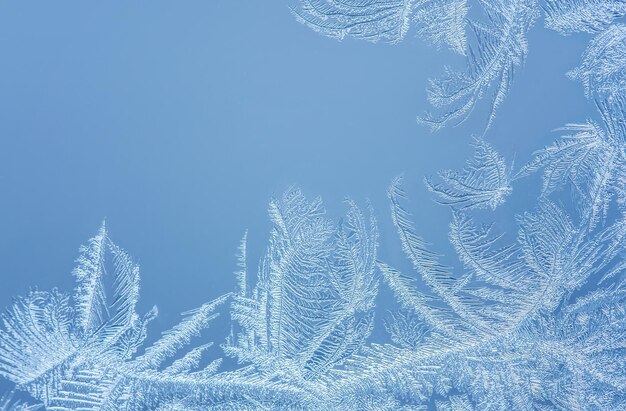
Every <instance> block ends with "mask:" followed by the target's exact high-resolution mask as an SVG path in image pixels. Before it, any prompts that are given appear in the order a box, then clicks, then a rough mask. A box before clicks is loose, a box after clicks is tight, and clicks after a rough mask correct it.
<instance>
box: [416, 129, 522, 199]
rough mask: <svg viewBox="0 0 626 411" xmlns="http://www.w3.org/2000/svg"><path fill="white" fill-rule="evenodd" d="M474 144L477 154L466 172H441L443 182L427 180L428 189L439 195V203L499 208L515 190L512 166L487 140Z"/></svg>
mask: <svg viewBox="0 0 626 411" xmlns="http://www.w3.org/2000/svg"><path fill="white" fill-rule="evenodd" d="M474 146H475V148H476V151H475V153H474V157H473V158H472V159H471V160H470V161H468V163H467V165H466V167H465V168H464V169H463V171H461V172H456V171H452V170H445V171H440V172H439V177H440V178H441V180H442V181H443V182H442V183H435V182H433V180H432V178H426V179H425V181H426V185H427V186H428V189H429V190H430V191H432V192H433V193H435V194H437V196H438V197H439V199H438V200H437V202H438V203H440V204H444V205H450V206H454V207H455V208H460V209H468V208H485V207H489V208H491V209H495V208H496V207H497V206H499V205H500V204H502V203H503V202H504V199H505V198H506V196H507V195H508V194H509V193H510V192H511V186H510V177H509V174H510V169H509V168H508V167H507V165H506V163H505V161H504V158H503V157H502V156H501V155H499V154H498V153H497V152H496V151H495V150H494V149H493V147H491V145H490V144H489V143H487V142H486V141H485V140H483V139H475V141H474Z"/></svg>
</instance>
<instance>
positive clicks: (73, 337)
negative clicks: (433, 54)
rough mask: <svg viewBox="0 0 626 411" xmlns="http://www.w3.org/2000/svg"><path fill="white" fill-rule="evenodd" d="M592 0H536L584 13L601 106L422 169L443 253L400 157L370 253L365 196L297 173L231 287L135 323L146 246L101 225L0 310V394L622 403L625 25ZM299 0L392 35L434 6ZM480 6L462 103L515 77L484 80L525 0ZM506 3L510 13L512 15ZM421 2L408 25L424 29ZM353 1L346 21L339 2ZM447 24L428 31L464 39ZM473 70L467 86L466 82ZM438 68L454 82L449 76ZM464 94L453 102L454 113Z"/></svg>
mask: <svg viewBox="0 0 626 411" xmlns="http://www.w3.org/2000/svg"><path fill="white" fill-rule="evenodd" d="M597 3H600V2H592V1H589V2H580V1H579V2H573V1H572V2H563V3H559V5H556V3H554V2H549V3H548V6H546V10H547V11H548V13H550V14H549V16H550V18H549V19H547V20H546V21H547V22H548V23H549V25H552V26H554V27H555V28H556V27H561V28H562V27H569V26H568V24H569V25H572V24H573V25H574V26H576V27H577V29H579V31H592V32H594V33H595V37H594V38H593V39H592V40H591V41H590V44H589V46H588V48H587V50H586V51H585V52H584V54H583V56H582V61H581V63H580V65H579V66H578V67H577V68H574V69H573V70H572V71H571V72H570V73H569V75H570V77H571V78H573V79H575V80H578V81H580V82H581V83H582V86H583V88H584V91H585V94H586V95H587V97H588V98H589V99H590V100H591V101H593V102H594V104H595V106H596V108H597V113H596V114H595V115H594V118H595V119H593V120H592V119H588V120H583V121H582V122H581V123H579V124H568V125H566V126H565V127H563V128H562V129H561V130H560V132H561V133H562V134H563V135H562V136H561V137H560V138H558V139H557V140H556V141H555V142H554V143H553V144H550V145H548V146H547V147H544V148H543V149H541V150H539V151H537V152H536V153H535V154H534V156H533V157H532V158H531V159H529V160H528V162H527V163H526V164H525V165H524V166H522V167H521V168H520V169H519V170H517V171H516V172H515V173H513V172H512V169H513V166H512V165H509V164H508V163H507V162H506V161H505V159H504V158H503V156H502V155H500V154H499V153H498V152H497V151H496V150H495V149H494V148H493V147H492V146H491V145H490V144H488V143H487V142H486V141H485V140H483V139H475V141H474V147H475V153H474V156H473V157H472V158H470V159H469V160H468V161H467V163H466V165H465V167H464V168H463V169H462V170H460V171H443V172H440V173H439V174H438V177H436V178H432V179H431V178H427V179H426V184H427V187H428V188H429V189H430V190H431V191H432V192H433V194H434V197H435V200H436V201H437V202H439V203H440V204H442V205H444V206H446V207H449V209H450V212H451V222H450V226H449V241H450V244H451V247H452V250H454V252H455V254H456V257H457V259H458V262H457V264H453V262H451V261H450V259H449V258H446V257H445V256H442V255H440V252H439V251H438V249H439V248H438V247H437V246H435V245H431V244H430V243H428V241H427V239H425V238H423V237H422V236H421V235H420V234H419V230H418V229H417V228H416V227H415V224H414V223H413V216H412V214H411V207H410V206H409V205H408V201H407V199H408V197H409V195H408V194H407V193H406V192H405V190H404V187H403V184H402V179H401V178H397V179H395V180H394V181H393V182H392V184H391V186H390V188H389V190H388V197H389V202H390V206H391V221H392V222H393V224H394V226H395V230H396V232H397V237H398V238H397V239H394V238H385V239H384V241H385V245H389V247H391V246H393V245H394V244H396V245H398V244H399V245H400V246H401V249H402V252H403V253H404V254H405V256H406V259H407V260H408V263H405V264H403V262H402V261H381V259H380V258H379V257H378V256H377V248H378V242H379V238H378V229H377V223H376V221H375V219H374V216H373V211H372V210H371V209H370V207H369V206H368V207H366V208H365V209H361V208H359V207H358V206H357V205H356V203H354V202H353V201H351V200H346V206H347V211H346V215H345V217H344V218H343V219H342V220H340V221H339V222H335V221H334V220H332V219H330V218H328V217H327V216H326V214H325V211H324V208H323V206H322V202H321V200H320V199H319V198H315V199H313V200H307V199H306V198H305V196H304V195H303V194H302V192H301V191H300V190H298V189H295V188H292V189H289V190H287V191H286V192H285V194H284V195H283V196H282V197H281V198H278V199H274V200H272V201H271V202H270V205H269V216H270V219H271V222H272V229H271V232H270V234H269V242H268V245H267V248H266V251H265V253H264V254H263V256H262V257H261V259H260V262H259V263H258V265H257V264H256V262H255V263H254V264H253V266H254V267H258V270H257V271H256V272H254V273H253V272H251V271H250V269H249V267H250V265H249V262H248V255H247V254H248V253H247V251H248V250H247V249H248V242H247V234H245V235H244V237H243V239H242V241H241V244H240V247H239V258H238V270H237V271H236V273H235V276H234V281H233V282H234V284H235V287H234V288H235V291H234V292H233V293H231V294H227V295H224V296H221V297H218V298H217V299H215V300H212V301H210V302H207V303H205V304H203V305H201V306H200V307H198V308H196V309H193V310H190V311H188V312H186V313H184V314H183V318H182V320H181V321H180V322H179V323H178V324H177V325H175V326H174V327H172V328H171V329H170V330H169V331H166V332H164V333H163V334H162V335H161V336H160V338H158V339H157V341H155V342H154V343H152V344H146V341H145V340H146V330H147V327H148V326H149V324H150V321H151V320H152V319H153V318H154V317H155V316H156V315H157V310H156V308H153V309H152V310H149V311H148V312H147V313H145V314H144V313H138V312H137V309H136V306H137V302H138V300H139V294H140V292H139V290H140V288H139V279H140V273H139V267H138V266H137V265H136V264H135V263H134V262H133V260H132V259H131V258H130V256H129V255H128V254H127V253H126V252H125V251H124V250H123V249H122V248H120V247H119V246H117V245H116V244H114V243H113V242H112V241H111V240H110V238H109V236H108V233H107V229H106V227H105V225H104V224H103V225H102V227H101V228H100V230H99V231H98V232H97V233H96V235H95V236H94V237H93V238H92V239H90V240H89V241H88V243H87V244H86V245H85V246H84V247H82V248H81V249H80V255H79V257H78V259H77V265H76V268H75V270H74V271H73V276H74V278H75V281H76V286H75V289H74V291H73V292H72V293H71V294H65V293H63V292H61V291H59V290H56V289H53V290H51V291H39V290H36V289H34V290H32V291H31V292H30V293H29V294H28V295H26V296H22V297H18V298H16V299H15V300H14V303H13V305H12V306H10V307H9V308H8V309H7V311H6V312H5V313H4V314H3V315H2V318H1V323H2V324H1V326H0V376H1V377H3V378H6V379H7V380H9V381H11V382H12V383H14V384H15V386H16V389H18V390H20V391H22V392H24V393H27V394H30V396H31V397H32V399H33V401H32V402H29V403H28V404H26V403H21V402H19V401H15V400H12V399H11V397H10V395H6V396H4V397H0V398H1V399H0V407H3V408H2V409H5V410H29V409H35V407H37V405H36V404H38V403H43V404H44V405H45V407H46V409H50V410H75V409H79V410H129V411H132V410H160V411H167V410H177V411H182V410H186V411H190V410H248V409H255V410H257V409H259V410H260V409H277V410H281V409H282V410H298V409H301V410H316V411H321V410H420V409H437V410H473V409H479V410H485V409H486V410H511V409H514V410H527V409H528V410H531V409H532V410H534V409H540V410H578V409H581V410H583V409H590V410H596V409H610V410H619V409H626V394H625V393H626V309H625V307H626V259H625V258H624V256H625V250H626V141H625V139H626V92H625V90H626V87H624V85H625V84H626V59H625V57H624V56H625V55H626V29H625V26H623V25H621V24H617V23H612V22H611V19H607V18H605V17H603V16H602V15H598V16H597V17H598V19H599V20H592V19H589V18H588V17H587V16H586V15H585V14H584V12H585V10H588V8H587V7H588V6H589V5H593V4H597ZM303 4H304V5H303V8H302V9H301V10H300V12H301V13H304V14H301V17H300V18H302V19H305V16H310V14H311V13H312V10H315V11H316V13H318V14H317V18H318V19H319V20H311V18H310V17H309V18H308V19H307V20H306V21H307V24H311V25H313V24H317V26H316V27H318V29H319V30H320V31H322V28H323V27H332V28H333V30H338V31H336V33H337V34H336V36H337V37H342V36H345V35H351V36H357V37H367V38H370V39H372V40H392V41H393V40H394V39H399V38H402V36H403V35H404V33H405V32H406V27H405V25H406V24H407V23H406V21H408V20H405V19H406V18H407V15H411V16H418V15H420V14H419V13H420V10H425V9H423V8H420V7H422V6H423V7H426V3H423V4H422V3H419V4H418V3H414V2H408V3H402V2H393V1H392V2H383V1H373V0H372V1H365V0H364V1H353V0H346V1H330V0H329V1H314V0H310V1H306V2H304V3H303ZM445 4H447V5H453V4H456V3H454V2H452V3H445ZM459 4H460V3H459ZM602 4H605V5H606V4H608V2H605V3H602ZM620 4H621V3H620V2H615V3H614V5H616V7H617V6H619V5H620ZM481 5H482V7H483V9H484V10H486V11H487V12H488V15H489V22H490V23H489V24H488V25H487V26H484V27H483V26H481V27H480V28H477V27H479V26H478V25H476V24H475V23H470V24H471V25H472V27H474V31H475V32H476V33H482V34H477V35H483V34H484V35H485V36H492V37H493V39H492V40H485V41H486V42H484V43H482V46H481V47H486V49H485V50H482V51H472V52H470V53H468V58H470V59H477V60H475V61H474V63H472V64H474V66H472V65H470V67H483V68H484V69H485V70H486V71H484V72H485V73H486V74H485V76H484V77H482V75H478V74H476V73H478V72H480V71H481V70H478V71H472V70H473V69H470V73H474V74H471V75H469V76H466V77H463V76H461V75H459V76H456V75H453V77H454V76H456V77H454V78H456V79H466V80H467V79H472V78H475V79H481V80H480V81H483V80H484V82H483V83H481V85H479V86H476V87H477V88H474V89H473V90H477V92H476V93H477V94H474V92H472V93H470V94H468V95H467V96H470V97H468V100H467V101H469V102H470V105H473V104H475V103H473V102H472V101H476V99H477V98H480V97H481V96H482V95H483V91H482V90H483V89H484V87H491V83H492V81H495V82H496V83H498V84H499V85H497V86H496V88H497V89H498V90H500V91H498V92H497V93H496V97H495V98H494V100H493V105H494V107H495V106H497V104H499V102H500V101H502V98H503V96H504V94H505V92H506V88H507V87H508V86H506V87H504V88H502V84H501V82H500V80H496V79H501V77H502V75H503V73H504V75H505V77H507V81H508V80H510V74H511V70H512V67H513V66H515V65H516V64H518V63H519V62H520V61H521V58H522V57H523V55H524V54H525V48H524V47H522V45H523V44H524V41H523V34H524V32H525V30H526V28H527V27H529V26H530V23H531V21H532V20H533V19H534V13H535V11H536V7H535V6H534V5H533V4H531V2H524V1H518V2H515V4H513V3H507V1H505V0H502V1H500V2H494V3H493V4H492V3H491V2H487V1H482V2H481ZM418 6H419V7H418ZM428 7H432V8H433V9H437V8H438V7H439V8H442V7H443V8H445V7H444V3H439V2H432V3H429V5H428ZM312 8H313V9H312ZM458 8H459V9H463V10H465V6H464V5H463V6H461V5H459V6H458ZM509 9H510V10H509ZM513 9H514V10H517V11H516V12H519V13H521V14H520V15H517V17H516V18H515V19H513V18H512V16H513V14H510V13H512V11H511V10H513ZM603 10H604V9H603ZM611 10H613V9H611ZM615 10H618V8H616V9H615ZM296 12H298V11H296ZM357 12H358V13H357ZM461 12H464V11H461ZM577 13H578V14H577ZM580 13H583V14H580ZM612 13H613V15H615V16H614V17H616V15H617V12H612ZM434 15H436V13H435V14H434ZM330 16H332V17H330ZM381 16H384V21H383V22H382V23H381V22H380V18H382V17H381ZM420 16H421V17H420V22H422V24H423V25H422V26H420V27H421V28H418V30H422V32H424V33H426V32H428V29H426V27H429V26H428V24H426V23H424V22H425V21H427V19H426V18H425V17H424V16H423V15H420ZM356 17H358V18H359V20H358V22H357V24H353V25H351V24H348V23H347V21H348V20H346V19H347V18H356ZM574 17H575V18H574ZM576 19H578V20H576ZM433 21H434V20H433ZM550 21H551V22H552V23H550ZM557 21H558V22H559V23H558V24H557V23H556V22H557ZM576 21H581V22H584V24H587V25H588V26H587V28H585V27H582V26H580V24H582V23H571V22H576ZM566 22H567V23H566ZM322 23H324V24H325V25H326V26H324V25H321V24H322ZM342 24H343V26H342ZM380 24H383V25H382V26H381V25H380ZM495 26H497V27H498V28H494V27H495ZM446 27H447V23H446ZM496 29H497V30H500V31H498V33H500V34H498V35H497V36H496V35H495V34H494V33H496V32H493V31H492V30H496ZM324 30H326V29H324ZM451 30H452V29H451ZM559 30H561V31H564V32H569V31H573V30H570V29H567V30H565V29H559ZM451 32H454V30H452V31H451ZM446 33H447V31H446V30H443V31H442V32H441V33H440V34H441V35H442V37H436V36H434V38H433V36H432V35H431V36H430V37H431V40H433V41H435V42H445V43H446V44H449V45H450V46H451V47H452V48H453V49H454V48H456V46H455V45H454V44H455V43H454V42H452V41H449V38H448V34H446ZM489 33H491V34H489ZM506 33H508V34H506ZM331 34H332V33H331ZM507 36H509V37H507ZM452 37H454V38H456V39H457V40H460V37H458V36H452ZM485 38H487V37H485ZM505 43H506V45H505V46H503V44H505ZM458 44H460V43H458ZM498 47H503V48H501V49H500V48H498ZM520 47H521V48H520ZM469 50H471V48H470V49H469ZM511 50H516V51H515V52H512V51H511ZM481 56H482V57H481ZM489 56H491V57H489ZM481 59H483V60H484V59H487V60H489V59H491V60H490V61H491V62H490V63H485V62H486V61H487V60H484V61H483V60H481ZM488 73H491V74H488ZM494 73H495V74H494ZM474 75H476V77H473V76H474ZM463 81H465V80H463ZM467 81H468V83H467V84H469V85H468V86H467V87H469V88H470V89H472V87H474V85H473V84H477V83H476V82H474V81H473V80H472V81H470V80H467ZM450 84H451V85H450V87H449V88H448V89H446V90H448V91H449V90H453V89H454V88H455V87H457V86H453V85H452V84H455V83H454V82H453V83H450ZM507 84H508V83H507ZM461 89H463V90H465V89H466V88H465V87H464V86H463V87H461ZM457 95H458V96H460V95H462V94H457ZM463 96H465V95H463ZM465 98H466V97H463V99H465ZM455 101H457V100H455ZM459 101H460V100H459ZM463 101H465V100H463ZM456 113H461V114H459V115H458V116H457V115H456V114H454V115H452V116H451V117H450V118H455V116H456V117H459V116H463V115H465V114H463V113H462V112H458V111H457V112H456ZM444 122H445V121H444ZM537 173H541V179H542V183H541V186H542V187H541V190H540V193H539V194H538V198H537V202H536V204H535V206H534V207H533V208H531V209H529V210H523V211H522V212H521V213H520V214H519V215H517V216H516V219H517V225H518V229H517V234H516V235H511V233H504V232H499V229H498V222H497V221H496V222H494V223H487V224H485V223H483V220H484V219H485V214H486V213H488V212H490V211H492V210H493V209H496V208H497V207H500V206H502V204H503V203H504V202H505V201H506V199H507V198H508V196H509V195H510V194H511V192H512V190H513V189H514V188H515V185H516V184H518V182H519V181H520V180H521V179H524V178H528V177H532V176H534V175H536V174H537ZM506 208H507V206H504V207H501V208H500V209H498V212H501V211H503V210H504V211H506ZM394 241H395V243H394ZM391 255H393V254H391ZM408 267H412V270H411V269H408ZM379 277H382V278H383V279H384V281H383V282H381V284H379ZM380 287H386V290H385V291H386V292H387V293H389V292H392V293H393V295H394V296H395V299H396V304H395V306H394V307H393V309H392V312H391V313H390V314H388V315H385V314H384V313H382V312H381V311H382V310H380V309H377V307H376V299H377V295H378V291H379V288H380ZM229 313H230V317H231V320H232V328H231V330H232V331H231V332H230V334H229V335H228V336H225V338H224V341H223V342H222V344H221V348H222V351H223V352H224V355H225V356H227V357H230V358H231V359H234V360H236V362H237V363H238V366H237V368H236V369H235V370H234V371H231V370H224V369H223V368H222V362H223V360H224V358H222V357H219V356H218V357H215V358H207V357H208V356H209V351H214V350H209V348H210V347H212V344H213V342H211V341H206V340H205V339H204V338H203V337H202V331H203V330H205V329H206V328H207V327H209V325H210V324H211V322H212V320H214V319H215V318H216V317H217V316H218V315H228V314H229ZM379 317H386V318H385V319H380V320H379V319H378V318H379ZM377 321H379V322H380V325H383V326H384V328H385V329H386V330H387V332H388V336H389V341H390V342H389V343H387V344H380V343H374V342H372V340H371V337H370V334H371V332H372V330H373V329H374V327H375V326H377ZM204 335H205V336H206V333H204ZM30 404H33V405H30Z"/></svg>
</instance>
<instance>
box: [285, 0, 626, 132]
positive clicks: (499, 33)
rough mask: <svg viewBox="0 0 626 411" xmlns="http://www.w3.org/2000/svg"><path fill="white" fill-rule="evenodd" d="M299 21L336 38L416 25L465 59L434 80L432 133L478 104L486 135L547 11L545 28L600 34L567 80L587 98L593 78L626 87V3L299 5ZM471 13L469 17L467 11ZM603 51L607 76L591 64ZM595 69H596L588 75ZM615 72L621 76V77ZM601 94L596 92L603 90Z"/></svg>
mask: <svg viewBox="0 0 626 411" xmlns="http://www.w3.org/2000/svg"><path fill="white" fill-rule="evenodd" d="M299 3H300V4H299V6H297V7H294V8H293V12H294V14H295V15H296V16H297V19H298V21H300V22H301V23H303V24H305V25H307V26H308V27H310V28H312V29H313V30H315V31H317V32H319V33H321V34H323V35H326V36H329V37H333V38H339V39H343V38H345V37H353V38H357V39H366V40H369V41H374V42H376V41H388V42H391V43H398V42H400V41H402V40H403V39H404V38H405V37H406V34H407V32H408V31H409V30H410V28H411V26H415V30H416V33H417V35H418V36H419V37H421V38H423V39H424V40H425V41H426V42H427V43H429V44H432V45H434V46H436V47H440V46H442V45H445V46H447V47H448V48H449V49H451V50H453V51H455V52H456V53H458V54H461V55H464V56H466V67H465V68H464V69H455V68H451V67H448V66H446V67H444V73H443V75H441V76H440V77H438V78H436V79H432V80H431V81H430V85H429V87H428V100H429V102H430V103H431V105H432V107H433V109H434V110H433V111H431V112H427V113H425V114H424V115H421V116H419V117H418V122H419V123H423V124H426V125H428V126H430V128H431V129H432V130H434V131H436V130H439V129H441V128H442V127H445V126H447V125H458V124H460V123H463V122H464V121H465V120H467V119H468V118H469V117H470V116H471V114H472V113H473V112H474V110H475V109H476V108H478V107H479V103H480V102H481V101H485V103H486V105H487V121H486V124H485V132H486V131H487V130H488V129H489V128H490V126H491V125H492V124H493V122H494V120H495V117H496V113H497V110H498V108H499V107H500V106H501V105H502V103H503V102H504V100H505V98H506V96H507V94H508V92H509V90H510V88H511V85H512V82H513V78H514V75H515V72H516V71H517V70H518V69H519V68H520V67H521V66H522V65H523V63H524V60H525V58H526V56H527V54H528V44H527V33H528V32H529V31H530V29H531V28H532V27H533V26H534V23H535V21H536V20H537V18H538V17H539V15H540V11H541V10H543V11H544V16H545V19H544V20H545V26H546V28H549V29H552V30H555V31H557V32H559V33H560V34H563V35H568V34H571V33H574V32H585V33H591V34H598V37H597V38H596V39H594V40H593V41H592V42H591V44H590V47H589V49H588V50H587V52H586V57H585V58H584V62H583V65H582V66H581V67H579V68H578V69H577V70H574V71H572V72H570V73H568V75H569V76H570V77H575V78H579V79H581V80H582V81H583V82H584V83H585V86H586V89H587V93H589V92H590V90H591V88H592V86H591V85H590V84H589V82H591V81H603V80H605V79H606V77H609V76H621V77H620V78H621V83H619V84H614V85H613V86H612V87H619V88H621V89H624V88H625V87H626V83H625V82H624V58H625V57H624V56H625V55H626V53H624V47H625V46H624V28H623V25H620V24H615V21H616V20H618V19H620V18H621V17H623V16H624V15H626V2H625V1H624V0H546V1H545V2H540V1H538V0H473V1H470V0H446V1H444V0H404V1H399V0H389V1H385V0H299ZM470 9H471V10H472V13H471V14H470V13H469V10H470ZM600 54H606V55H609V54H610V55H611V58H612V61H609V60H603V61H604V64H606V66H605V67H604V71H594V67H592V66H593V65H594V64H595V62H597V61H598V57H600ZM590 71H594V73H593V76H591V78H590V74H591V73H590ZM616 71H618V72H619V73H617V72H616ZM598 90H599V88H598Z"/></svg>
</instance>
